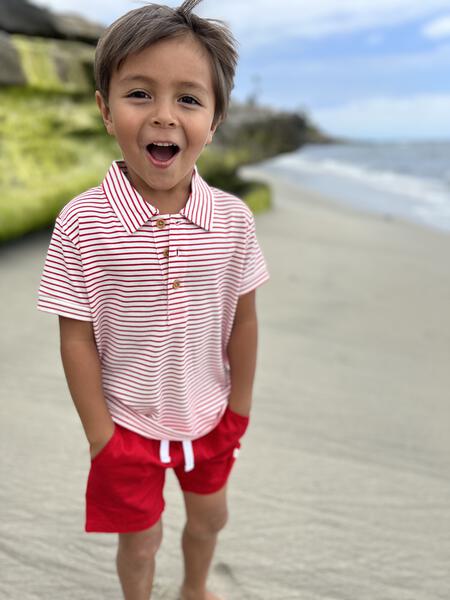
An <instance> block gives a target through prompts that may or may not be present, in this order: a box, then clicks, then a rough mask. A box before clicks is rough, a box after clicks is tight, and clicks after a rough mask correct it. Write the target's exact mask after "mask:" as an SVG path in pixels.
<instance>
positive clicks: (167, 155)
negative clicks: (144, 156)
mask: <svg viewBox="0 0 450 600" xmlns="http://www.w3.org/2000/svg"><path fill="white" fill-rule="evenodd" d="M147 151H148V153H149V154H150V155H151V157H152V158H153V159H154V160H156V161H157V162H161V163H164V162H168V161H169V160H172V158H173V157H174V156H175V155H176V154H178V152H179V151H180V148H179V147H178V146H177V145H176V144H170V145H167V146H166V145H164V146H162V145H159V144H149V145H148V146H147Z"/></svg>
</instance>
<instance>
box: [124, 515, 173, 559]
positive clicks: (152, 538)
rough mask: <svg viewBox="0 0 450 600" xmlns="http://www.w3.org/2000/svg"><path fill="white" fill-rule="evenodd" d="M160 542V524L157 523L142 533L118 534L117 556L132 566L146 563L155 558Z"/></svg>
mask: <svg viewBox="0 0 450 600" xmlns="http://www.w3.org/2000/svg"><path fill="white" fill-rule="evenodd" d="M161 542H162V524H161V522H160V521H159V522H158V523H157V524H156V525H154V526H153V527H150V528H149V529H146V530H144V531H137V532H132V533H120V534H119V547H118V554H119V555H120V556H121V557H122V558H125V559H126V560H129V561H132V562H133V563H134V564H139V563H141V562H142V563H147V562H148V561H149V560H151V559H152V558H154V557H155V555H156V553H157V552H158V549H159V547H160V546H161Z"/></svg>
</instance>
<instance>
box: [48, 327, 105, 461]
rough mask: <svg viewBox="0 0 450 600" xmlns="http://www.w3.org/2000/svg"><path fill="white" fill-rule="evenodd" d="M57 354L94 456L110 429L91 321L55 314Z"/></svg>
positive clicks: (102, 444)
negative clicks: (58, 350)
mask: <svg viewBox="0 0 450 600" xmlns="http://www.w3.org/2000/svg"><path fill="white" fill-rule="evenodd" d="M59 330H60V340H61V358H62V363H63V367H64V372H65V375H66V379H67V384H68V386H69V390H70V393H71V396H72V399H73V402H74V404H75V407H76V409H77V411H78V414H79V416H80V419H81V422H82V424H83V427H84V431H85V433H86V437H87V439H88V442H89V444H90V450H91V456H92V457H94V456H95V455H96V454H97V453H98V452H100V450H101V449H102V448H103V446H105V445H106V443H107V442H108V440H109V439H110V438H111V437H112V435H113V433H114V422H113V420H112V418H111V415H110V414H109V411H108V407H107V405H106V400H105V397H104V394H103V388H102V375H101V367H100V358H99V356H98V352H97V347H96V344H95V340H94V334H93V329H92V324H91V323H90V322H88V321H79V320H76V319H69V318H67V317H61V316H60V317H59Z"/></svg>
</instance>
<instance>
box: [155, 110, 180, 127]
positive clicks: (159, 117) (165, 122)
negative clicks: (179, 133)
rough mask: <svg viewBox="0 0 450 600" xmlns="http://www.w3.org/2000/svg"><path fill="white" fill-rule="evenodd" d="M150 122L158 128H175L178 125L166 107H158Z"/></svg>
mask: <svg viewBox="0 0 450 600" xmlns="http://www.w3.org/2000/svg"><path fill="white" fill-rule="evenodd" d="M150 121H151V123H152V125H155V126H157V127H158V126H159V127H175V125H176V119H175V117H174V116H173V115H172V113H171V111H170V109H169V108H168V107H167V106H166V105H164V106H163V105H159V106H156V107H155V110H154V111H153V113H152V115H151V117H150Z"/></svg>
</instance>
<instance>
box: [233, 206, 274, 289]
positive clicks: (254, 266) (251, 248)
mask: <svg viewBox="0 0 450 600" xmlns="http://www.w3.org/2000/svg"><path fill="white" fill-rule="evenodd" d="M250 217H251V219H250V223H249V228H248V231H247V238H246V244H245V257H244V269H243V272H242V278H241V284H240V288H239V296H243V295H244V294H247V293H248V292H251V291H252V290H254V289H255V288H257V287H258V286H260V285H261V284H263V283H264V282H265V281H267V280H268V279H269V277H270V275H269V271H268V269H267V265H266V261H265V260H264V256H263V253H262V250H261V248H260V246H259V243H258V240H257V238H256V227H255V219H254V217H253V214H250Z"/></svg>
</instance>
